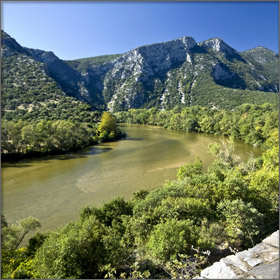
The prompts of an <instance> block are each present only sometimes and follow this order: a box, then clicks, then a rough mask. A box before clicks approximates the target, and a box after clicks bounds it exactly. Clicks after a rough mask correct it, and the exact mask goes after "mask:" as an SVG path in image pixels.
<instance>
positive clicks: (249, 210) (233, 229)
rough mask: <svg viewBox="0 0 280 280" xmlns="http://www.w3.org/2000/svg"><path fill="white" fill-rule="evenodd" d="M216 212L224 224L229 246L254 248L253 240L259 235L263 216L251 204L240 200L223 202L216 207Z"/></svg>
mask: <svg viewBox="0 0 280 280" xmlns="http://www.w3.org/2000/svg"><path fill="white" fill-rule="evenodd" d="M217 211H219V212H220V214H221V217H222V219H224V221H225V222H226V226H225V230H226V232H227V235H228V237H229V239H230V242H231V244H234V245H235V246H238V247H241V246H242V245H243V246H244V245H245V244H246V245H249V244H250V243H251V245H252V246H255V243H254V240H253V238H254V237H255V236H257V235H258V234H259V230H260V226H261V225H262V222H263V215H262V214H261V213H259V212H258V210H257V209H256V208H254V206H253V205H252V204H251V203H245V202H244V201H242V200H241V199H236V200H233V201H230V200H224V201H222V202H220V203H219V205H218V206H217Z"/></svg>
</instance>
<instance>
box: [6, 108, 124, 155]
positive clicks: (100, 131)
mask: <svg viewBox="0 0 280 280" xmlns="http://www.w3.org/2000/svg"><path fill="white" fill-rule="evenodd" d="M95 117H96V119H95V122H94V120H93V121H92V122H90V123H89V122H80V121H74V122H73V121H71V120H56V121H52V120H44V119H43V120H38V121H23V120H18V121H6V120H3V121H2V125H1V140H2V141H1V151H2V160H10V159H18V158H22V157H27V156H37V155H45V154H55V153H61V152H68V151H73V150H78V149H81V148H82V147H85V146H89V145H93V144H96V143H100V142H104V141H114V140H116V139H120V138H121V137H122V133H121V131H120V130H119V128H118V127H117V124H116V121H115V118H114V117H113V116H112V115H111V114H110V113H108V112H104V113H103V114H102V117H101V120H100V113H98V114H97V113H96V115H95ZM98 120H100V123H99V124H98Z"/></svg>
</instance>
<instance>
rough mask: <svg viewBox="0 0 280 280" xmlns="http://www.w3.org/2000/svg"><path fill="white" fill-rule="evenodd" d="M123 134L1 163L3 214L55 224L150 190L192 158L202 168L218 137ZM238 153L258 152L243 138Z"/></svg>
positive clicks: (137, 128) (154, 131)
mask: <svg viewBox="0 0 280 280" xmlns="http://www.w3.org/2000/svg"><path fill="white" fill-rule="evenodd" d="M122 130H123V131H124V132H126V134H127V138H126V139H125V140H121V141H118V142H112V143H104V144H100V145H97V146H92V147H88V148H85V149H83V150H81V151H79V152H75V153H69V154H65V155H59V156H46V157H43V158H40V159H26V160H21V161H19V162H16V163H2V173H1V183H2V188H1V194H2V196H1V202H2V213H3V214H5V216H6V218H7V220H8V221H9V222H14V221H16V220H18V219H22V218H25V217H28V216H33V217H36V218H38V219H39V220H40V222H41V224H42V229H41V230H42V231H45V230H49V229H54V228H57V227H60V226H61V225H64V224H65V223H67V222H69V221H71V220H74V219H76V218H77V217H78V215H79V212H80V210H81V208H82V207H85V206H101V205H102V204H103V203H104V202H107V201H109V200H111V199H114V198H116V197H117V196H123V197H125V198H126V199H128V198H130V197H131V196H132V194H133V193H134V192H136V191H137V190H140V189H147V190H151V189H154V188H156V187H159V186H161V185H162V184H163V183H164V182H165V180H173V179H175V178H176V169H177V168H178V167H179V166H180V165H182V164H185V163H190V162H193V161H194V159H195V156H199V158H200V159H201V160H202V161H203V163H204V170H206V169H207V166H208V165H209V164H211V162H212V161H213V159H214V157H213V156H212V155H210V154H208V153H207V150H208V145H209V144H210V143H213V142H221V141H222V140H223V139H222V138H221V137H215V136H213V135H205V134H198V133H184V132H177V131H169V130H166V129H164V128H160V127H154V126H143V125H142V126H141V125H123V126H122ZM236 152H237V154H238V155H239V156H240V157H241V158H242V159H246V158H247V157H248V155H249V153H253V154H254V155H256V156H258V155H260V154H261V151H260V150H259V149H257V148H253V147H251V146H249V145H245V144H244V143H243V142H241V141H237V142H236Z"/></svg>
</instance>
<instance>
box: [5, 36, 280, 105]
mask: <svg viewBox="0 0 280 280" xmlns="http://www.w3.org/2000/svg"><path fill="white" fill-rule="evenodd" d="M19 54H21V55H23V54H24V55H26V56H28V57H30V58H32V59H34V60H35V61H36V62H40V63H43V64H44V65H45V69H46V73H47V74H48V75H49V76H50V77H51V78H52V79H53V80H55V82H56V83H57V85H58V87H60V88H61V89H62V90H63V91H64V92H65V93H66V94H67V95H70V96H73V97H75V98H77V99H79V100H84V101H87V102H88V103H90V104H91V105H92V107H93V108H95V109H109V110H110V111H120V110H126V109H129V108H151V107H157V108H162V109H171V108H174V107H175V106H190V105H192V106H193V105H200V106H210V105H211V107H213V106H215V107H217V108H223V107H225V106H228V104H230V103H231V102H230V101H231V97H230V94H231V93H232V92H234V95H235V96H238V95H239V96H240V98H243V96H245V95H246V96H247V97H248V92H246V93H244V92H243V90H251V91H256V90H258V91H260V90H261V91H267V92H269V91H271V92H273V91H275V92H277V91H278V59H277V55H276V54H275V55H273V52H272V51H270V52H269V51H268V50H267V51H265V50H264V49H260V48H258V49H256V50H255V51H252V50H251V51H248V52H247V53H244V55H243V53H239V52H238V51H237V50H235V49H234V48H232V47H230V46H229V45H228V44H226V43H225V42H224V41H223V40H221V39H219V38H212V39H209V40H206V41H203V42H200V43H196V41H195V40H194V39H193V38H192V37H188V36H184V37H181V38H178V39H175V40H171V41H167V42H162V43H156V44H151V45H146V46H141V47H138V48H135V49H133V50H131V51H128V52H126V53H124V54H122V55H118V56H109V57H111V59H109V60H104V62H102V63H94V62H93V60H92V63H88V64H87V65H86V66H85V67H82V69H81V68H78V67H75V65H79V61H75V60H74V61H68V62H66V61H63V60H61V59H59V58H58V57H57V56H56V55H55V54H54V53H52V52H46V51H43V50H35V49H29V48H23V47H21V46H20V45H19V44H18V43H17V42H16V41H15V40H14V39H13V38H11V37H10V36H9V35H8V34H6V33H5V32H2V55H3V56H4V57H9V56H12V55H19ZM262 57H263V59H262ZM247 59H248V61H247ZM259 62H262V63H259ZM233 89H234V90H233ZM236 89H237V90H241V91H240V92H237V91H236ZM249 94H250V95H251V94H252V93H250V92H249ZM237 99H238V98H237ZM251 99H252V102H251V103H254V100H255V98H251ZM261 99H262V98H261ZM239 102H240V103H237V104H236V105H240V104H242V103H244V102H242V101H239ZM247 102H248V98H247V99H246V103H247Z"/></svg>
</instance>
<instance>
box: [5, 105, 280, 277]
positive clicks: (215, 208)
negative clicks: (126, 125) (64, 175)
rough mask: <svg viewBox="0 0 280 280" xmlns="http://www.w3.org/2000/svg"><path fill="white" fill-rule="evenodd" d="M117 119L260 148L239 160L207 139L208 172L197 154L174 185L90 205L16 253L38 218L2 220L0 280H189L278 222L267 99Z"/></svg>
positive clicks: (274, 144) (227, 146)
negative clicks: (228, 107) (224, 108)
mask: <svg viewBox="0 0 280 280" xmlns="http://www.w3.org/2000/svg"><path fill="white" fill-rule="evenodd" d="M118 118H119V120H121V121H125V120H129V121H130V122H131V123H132V122H134V123H151V124H157V125H164V126H166V127H170V128H173V129H183V130H185V131H201V132H206V133H217V134H223V135H231V136H233V137H240V138H241V139H244V140H245V141H247V142H248V143H251V144H255V143H257V144H258V145H261V146H262V148H263V149H264V153H263V155H262V156H261V157H259V158H252V157H251V158H249V160H248V161H247V162H240V160H239V158H238V157H237V156H236V155H235V154H234V145H233V142H231V141H229V142H228V143H224V144H223V145H219V144H212V145H210V146H209V152H211V153H213V154H215V155H216V159H215V160H214V162H213V164H212V165H211V166H209V167H208V170H207V172H205V173H204V172H203V171H202V170H203V169H202V166H203V163H202V162H201V160H200V159H198V158H197V159H196V161H195V162H194V163H192V164H188V165H183V166H182V167H180V168H179V169H178V172H177V177H178V179H177V180H176V181H172V182H167V183H165V184H164V185H163V186H162V187H161V188H158V189H155V190H153V191H151V192H147V191H145V190H140V191H138V192H137V193H135V194H134V196H133V197H132V199H131V200H129V201H124V200H123V199H122V198H116V199H115V200H113V201H111V202H108V203H106V204H105V205H104V206H103V207H101V208H95V207H93V208H89V207H86V208H84V209H82V211H81V213H80V218H79V220H77V221H75V222H71V223H69V224H67V225H66V226H64V227H62V228H61V229H58V230H56V231H52V232H48V233H37V234H36V235H35V236H34V237H33V238H31V239H30V240H29V244H28V245H27V247H23V248H20V249H19V247H20V242H21V240H22V237H23V235H24V234H26V232H29V231H31V230H34V229H36V228H37V227H39V226H40V224H39V223H38V221H37V220H36V219H32V218H27V219H24V220H21V221H19V222H17V223H16V224H8V223H7V221H6V220H5V218H4V217H2V229H3V230H2V233H3V235H2V262H1V265H2V276H3V278H134V279H135V278H170V277H172V278H191V277H194V276H195V275H196V274H197V273H198V271H199V269H200V268H202V267H203V266H205V265H209V263H211V262H213V261H215V260H216V259H217V258H218V257H219V256H221V255H222V254H223V253H227V252H229V251H230V249H231V250H241V249H244V248H246V247H252V246H253V245H255V244H256V243H257V242H259V241H260V239H261V238H263V237H265V236H266V235H267V234H269V233H271V232H272V231H274V230H276V229H277V228H278V226H279V225H278V211H279V210H278V187H279V177H278V175H279V159H278V147H279V140H278V131H279V130H278V120H277V112H275V111H273V110H272V108H271V105H267V104H266V105H263V106H255V105H243V106H241V107H239V108H237V109H236V111H235V112H225V111H218V110H210V109H206V108H198V107H193V108H184V109H182V110H181V109H179V108H177V109H174V110H172V111H157V110H155V109H151V110H137V111H135V110H132V111H129V112H121V113H119V114H118ZM275 118H276V119H275ZM102 128H106V125H105V124H104V123H103V124H102V123H101V124H100V130H102Z"/></svg>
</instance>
